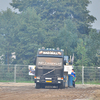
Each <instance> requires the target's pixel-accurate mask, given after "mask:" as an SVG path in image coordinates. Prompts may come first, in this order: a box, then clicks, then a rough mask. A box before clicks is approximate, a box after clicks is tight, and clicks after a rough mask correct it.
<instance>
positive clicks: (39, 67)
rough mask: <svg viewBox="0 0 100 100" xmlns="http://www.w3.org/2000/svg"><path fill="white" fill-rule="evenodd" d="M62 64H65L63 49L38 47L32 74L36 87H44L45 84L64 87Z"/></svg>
mask: <svg viewBox="0 0 100 100" xmlns="http://www.w3.org/2000/svg"><path fill="white" fill-rule="evenodd" d="M64 64H66V62H65V61H64V50H59V49H56V50H55V49H51V48H47V49H45V48H41V49H38V52H37V56H36V68H35V76H34V80H35V83H36V88H44V87H45V86H57V87H58V88H64V87H65V83H64V81H65V80H64ZM65 74H66V73H65Z"/></svg>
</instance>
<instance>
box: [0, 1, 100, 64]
mask: <svg viewBox="0 0 100 100" xmlns="http://www.w3.org/2000/svg"><path fill="white" fill-rule="evenodd" d="M89 3H90V1H89V0H81V1H80V0H12V3H10V5H11V6H12V7H13V8H14V9H18V10H19V13H15V12H12V10H11V9H9V8H8V9H7V10H6V11H1V12H0V63H4V64H34V62H33V60H34V59H35V57H36V54H37V50H38V48H41V47H45V48H57V47H59V48H61V49H64V54H65V55H68V56H70V55H72V54H73V53H74V56H75V57H74V59H75V60H74V65H75V66H81V65H84V66H99V65H100V58H99V49H100V39H99V38H100V32H97V30H96V29H93V28H92V25H91V24H92V23H93V22H94V21H95V20H96V18H95V17H94V16H93V15H90V14H89V10H88V9H87V6H88V4H89ZM13 52H14V53H15V55H16V59H13V58H12V53H13Z"/></svg>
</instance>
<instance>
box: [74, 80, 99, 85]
mask: <svg viewBox="0 0 100 100" xmlns="http://www.w3.org/2000/svg"><path fill="white" fill-rule="evenodd" d="M75 84H82V82H81V81H76V82H75ZM84 84H97V85H100V81H87V82H84Z"/></svg>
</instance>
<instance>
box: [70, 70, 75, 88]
mask: <svg viewBox="0 0 100 100" xmlns="http://www.w3.org/2000/svg"><path fill="white" fill-rule="evenodd" d="M71 76H72V77H73V87H75V81H76V75H75V71H74V69H72V72H71Z"/></svg>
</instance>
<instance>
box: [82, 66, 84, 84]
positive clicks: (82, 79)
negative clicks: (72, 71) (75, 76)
mask: <svg viewBox="0 0 100 100" xmlns="http://www.w3.org/2000/svg"><path fill="white" fill-rule="evenodd" d="M82 84H84V66H82Z"/></svg>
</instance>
